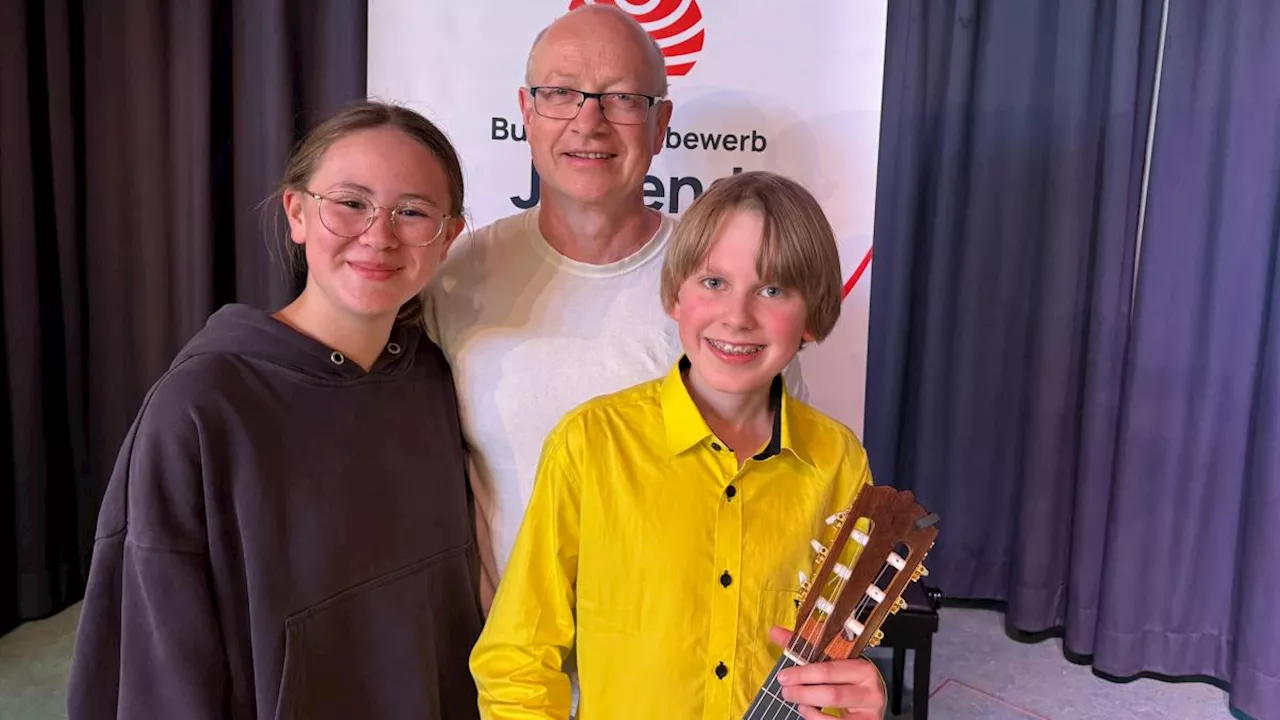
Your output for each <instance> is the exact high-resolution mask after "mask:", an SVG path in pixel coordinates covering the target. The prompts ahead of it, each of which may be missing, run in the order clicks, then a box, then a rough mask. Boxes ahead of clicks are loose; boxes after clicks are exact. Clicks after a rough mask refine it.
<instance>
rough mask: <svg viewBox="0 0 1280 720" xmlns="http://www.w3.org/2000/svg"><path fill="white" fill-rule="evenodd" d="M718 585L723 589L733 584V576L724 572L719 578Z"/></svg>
mask: <svg viewBox="0 0 1280 720" xmlns="http://www.w3.org/2000/svg"><path fill="white" fill-rule="evenodd" d="M720 584H721V585H723V586H725V587H729V586H730V585H732V584H733V576H732V575H730V574H729V571H728V570H725V571H724V574H723V575H721V576H720Z"/></svg>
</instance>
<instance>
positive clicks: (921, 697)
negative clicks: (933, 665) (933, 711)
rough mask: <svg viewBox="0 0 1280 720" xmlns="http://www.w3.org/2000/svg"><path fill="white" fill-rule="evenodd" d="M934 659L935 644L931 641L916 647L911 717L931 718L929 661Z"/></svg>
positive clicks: (918, 718)
mask: <svg viewBox="0 0 1280 720" xmlns="http://www.w3.org/2000/svg"><path fill="white" fill-rule="evenodd" d="M932 660H933V646H932V644H931V643H925V644H924V645H922V646H920V647H918V648H916V655H915V663H916V667H915V673H914V675H915V680H914V681H913V685H914V687H912V688H911V705H912V708H911V717H912V718H914V720H928V718H929V683H930V680H929V663H930V662H931V661H932Z"/></svg>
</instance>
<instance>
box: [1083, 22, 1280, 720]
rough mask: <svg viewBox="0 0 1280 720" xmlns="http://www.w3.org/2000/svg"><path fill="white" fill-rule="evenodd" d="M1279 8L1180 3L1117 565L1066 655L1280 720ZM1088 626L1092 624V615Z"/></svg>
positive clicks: (1141, 304)
mask: <svg viewBox="0 0 1280 720" xmlns="http://www.w3.org/2000/svg"><path fill="white" fill-rule="evenodd" d="M1278 70H1280V5H1277V4H1276V3H1275V2H1271V1H1270V0H1231V1H1230V2H1193V1H1192V0H1171V2H1170V3H1169V20H1168V32H1167V40H1166V43H1165V57H1164V63H1163V69H1162V72H1161V82H1160V96H1159V107H1158V110H1157V118H1156V133H1155V143H1154V146H1153V151H1152V164H1151V180H1150V186H1149V190H1148V196H1147V213H1146V223H1145V226H1146V227H1145V233H1144V235H1143V240H1142V247H1141V254H1140V263H1139V269H1138V282H1137V299H1136V303H1135V306H1134V315H1133V328H1132V334H1131V340H1130V347H1129V362H1128V366H1127V367H1126V372H1125V377H1126V383H1125V394H1124V400H1123V404H1122V407H1121V413H1122V415H1121V416H1122V422H1121V426H1120V433H1119V439H1118V454H1117V466H1116V475H1115V479H1114V486H1113V489H1112V495H1111V497H1112V504H1111V506H1110V507H1109V508H1107V507H1105V506H1100V507H1098V508H1096V509H1097V510H1099V511H1101V510H1105V511H1106V516H1107V520H1106V522H1107V525H1106V535H1105V538H1103V539H1105V555H1104V557H1105V561H1104V563H1103V572H1102V575H1101V579H1102V582H1101V585H1100V587H1099V588H1098V592H1097V593H1096V594H1094V595H1092V596H1086V595H1084V594H1083V593H1081V594H1079V595H1078V600H1079V602H1078V605H1079V610H1080V612H1076V613H1073V614H1072V615H1071V616H1069V618H1068V624H1067V630H1068V635H1067V640H1068V646H1069V647H1071V648H1072V649H1075V650H1078V651H1079V652H1089V653H1093V654H1094V665H1095V666H1096V667H1098V668H1099V669H1102V670H1104V671H1106V672H1109V673H1112V674H1115V675H1131V674H1134V673H1137V672H1140V671H1143V670H1151V671H1156V672H1160V673H1165V674H1169V675H1209V676H1213V677H1217V678H1221V679H1223V680H1226V681H1229V682H1230V683H1231V699H1232V703H1233V704H1234V705H1236V706H1237V707H1239V708H1240V709H1242V710H1244V711H1245V712H1248V713H1250V714H1251V715H1253V716H1255V717H1258V718H1275V717H1280V615H1277V613H1276V603H1277V599H1278V598H1280V558H1277V557H1276V551H1277V550H1278V549H1280V274H1277V270H1276V260H1277V252H1278V251H1280V76H1278V75H1277V71H1278ZM1086 611H1087V612H1086Z"/></svg>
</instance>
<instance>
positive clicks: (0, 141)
mask: <svg viewBox="0 0 1280 720" xmlns="http://www.w3.org/2000/svg"><path fill="white" fill-rule="evenodd" d="M365 72H366V7H365V3H363V2H339V1H338V0H330V1H327V2H310V1H308V2H302V1H301V0H267V1H264V0H236V1H234V2H215V1H214V0H197V1H193V2H173V3H170V2H162V1H160V0H152V1H151V2H141V1H139V2H121V3H103V2H83V1H76V0H46V1H45V2H38V1H35V2H32V1H30V0H17V1H16V2H13V0H10V2H6V3H5V12H4V20H3V22H0V282H3V296H2V299H3V312H2V313H0V323H2V326H0V341H2V342H3V346H2V351H3V352H2V353H0V377H3V383H2V384H0V393H3V395H0V464H2V466H3V468H4V469H3V471H2V472H3V473H4V475H3V477H2V478H0V492H2V493H3V496H5V497H11V498H12V499H13V505H12V507H13V508H14V510H13V511H12V512H5V513H0V588H2V589H0V630H3V629H6V628H9V627H11V626H13V625H14V624H16V623H17V622H20V621H22V620H27V619H32V618H37V617H42V616H45V615H48V614H50V613H53V612H56V611H57V610H59V609H61V608H63V607H65V606H66V605H68V604H70V603H72V602H74V601H75V600H77V599H78V598H79V597H80V595H81V592H82V590H83V580H84V578H85V576H86V573H87V570H88V567H87V563H88V558H89V551H90V545H91V542H92V537H93V525H94V522H95V520H96V516H97V507H98V502H99V500H100V498H101V495H102V491H103V488H104V485H105V481H106V478H107V475H108V473H109V472H110V469H111V465H112V462H113V461H114V458H115V454H116V452H117V450H118V447H119V443H120V441H121V439H122V438H123V437H124V433H125V431H126V429H127V428H128V425H129V423H130V422H131V420H132V418H133V415H134V413H135V412H136V411H137V407H138V404H139V402H140V401H141V399H142V396H143V394H144V392H145V391H146V389H147V387H148V386H149V385H150V384H151V383H152V382H154V381H155V379H156V378H157V377H159V375H160V373H161V372H162V371H163V370H164V368H165V367H166V366H167V364H168V362H169V360H170V358H171V357H172V355H173V353H174V352H175V351H176V350H177V349H178V348H179V347H180V346H181V345H182V343H184V342H185V341H186V340H187V339H188V338H189V337H190V335H191V334H192V333H193V332H195V331H196V330H197V329H198V328H199V327H200V326H201V325H202V324H203V322H204V320H205V318H206V317H207V316H208V314H209V313H210V312H211V311H213V310H214V309H216V308H217V307H218V306H219V305H221V304H223V303H225V302H229V301H240V302H248V303H252V304H255V305H259V306H263V307H267V306H274V305H278V304H280V303H282V302H283V301H285V300H286V299H287V298H288V297H289V296H290V295H291V294H292V293H293V291H294V290H295V289H296V283H297V279H296V278H294V277H292V276H290V275H289V274H288V273H287V272H286V271H285V270H284V268H283V266H282V265H281V264H280V263H279V262H278V261H277V260H275V259H274V258H275V257H276V256H277V255H278V248H275V249H273V247H272V244H273V242H275V241H277V240H278V238H269V237H267V234H266V233H265V232H264V228H265V229H269V228H270V227H271V222H270V219H269V218H270V216H271V213H272V210H271V209H270V208H268V209H266V210H265V211H264V210H262V209H260V208H259V204H260V203H261V202H262V201H263V200H264V199H265V198H266V197H267V196H268V195H270V193H271V192H272V190H273V189H274V187H275V184H276V183H277V182H278V180H279V177H280V173H281V171H282V170H283V167H284V163H285V161H286V160H287V157H288V154H289V151H290V148H291V147H292V145H293V144H294V143H295V142H296V141H297V139H298V138H299V137H300V135H301V134H302V133H303V132H305V131H306V129H308V128H310V127H311V126H312V125H313V124H314V123H315V122H316V121H317V120H318V119H319V118H321V117H323V116H324V115H326V114H328V113H329V112H332V111H333V110H334V109H335V108H337V107H339V106H341V105H343V104H345V103H347V102H349V101H351V100H354V99H356V98H360V97H363V96H364V93H365ZM264 212H265V213H266V216H265V218H264ZM264 219H265V220H266V221H265V222H264ZM4 504H5V503H0V505H4Z"/></svg>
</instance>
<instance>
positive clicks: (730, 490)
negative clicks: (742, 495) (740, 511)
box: [724, 485, 738, 500]
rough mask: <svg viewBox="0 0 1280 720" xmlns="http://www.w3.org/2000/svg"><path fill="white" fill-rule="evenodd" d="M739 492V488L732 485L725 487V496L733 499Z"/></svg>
mask: <svg viewBox="0 0 1280 720" xmlns="http://www.w3.org/2000/svg"><path fill="white" fill-rule="evenodd" d="M737 494H738V488H736V487H734V486H732V485H730V486H729V487H727V488H725V489H724V496H725V497H727V498H729V499H731V500H732V499H733V496H734V495H737Z"/></svg>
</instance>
